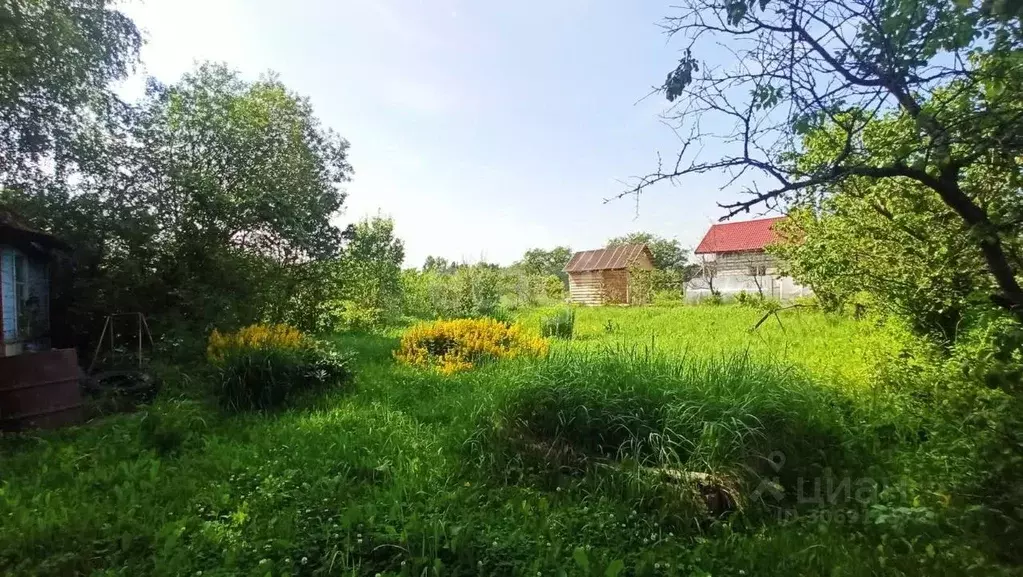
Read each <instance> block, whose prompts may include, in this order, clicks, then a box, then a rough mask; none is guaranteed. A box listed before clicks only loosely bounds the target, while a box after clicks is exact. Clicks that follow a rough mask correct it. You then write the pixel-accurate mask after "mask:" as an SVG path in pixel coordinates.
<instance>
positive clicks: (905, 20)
mask: <svg viewBox="0 0 1023 577" xmlns="http://www.w3.org/2000/svg"><path fill="white" fill-rule="evenodd" d="M1020 6H1021V5H1020V3H1018V2H948V1H947V0H890V1H884V2H877V1H876V0H763V1H753V0H688V1H687V2H685V3H684V6H682V7H681V8H680V9H679V10H680V12H679V13H677V14H675V15H673V16H671V17H670V18H668V20H667V21H666V22H665V26H666V28H667V29H668V31H669V33H671V34H672V35H673V37H676V38H684V39H685V41H686V42H687V44H686V46H685V50H684V53H683V56H682V58H681V59H680V61H679V64H678V66H677V67H676V68H675V69H674V70H673V71H672V72H671V73H670V74H668V76H667V78H666V80H665V83H664V85H663V87H662V90H663V93H664V94H665V95H666V97H667V98H668V100H669V101H671V102H674V103H675V105H674V107H673V108H672V109H671V110H670V111H669V112H668V117H669V120H671V121H672V122H673V123H675V125H676V126H675V127H674V128H675V129H676V131H677V132H678V133H679V134H682V135H686V138H685V139H684V142H683V145H682V147H681V150H680V151H679V152H678V154H677V155H676V157H675V158H674V159H672V161H671V162H669V163H666V165H662V168H661V169H659V170H657V171H655V172H653V173H651V174H649V175H647V176H645V177H642V178H640V179H638V180H637V182H636V183H635V185H634V186H633V187H632V188H631V189H629V190H627V191H625V192H624V193H623V195H625V194H639V193H641V192H642V191H643V190H645V189H646V188H647V187H649V186H651V185H653V184H655V183H658V182H665V181H669V182H677V181H678V180H679V179H681V178H683V177H685V176H687V175H695V174H702V173H705V172H711V171H723V172H726V173H730V174H732V175H734V176H736V179H737V180H734V181H733V182H744V183H752V184H751V185H750V186H749V187H748V188H747V190H746V192H748V193H749V196H748V197H747V198H745V199H742V200H738V201H736V202H734V203H730V204H727V205H725V206H724V208H725V209H726V210H727V211H728V214H729V215H734V214H738V213H741V212H747V211H749V210H750V209H751V208H752V207H754V206H757V205H763V204H766V205H772V204H776V203H784V202H788V201H791V200H793V199H796V200H798V199H800V198H801V197H804V196H807V195H827V194H829V192H830V190H831V189H833V188H834V187H835V186H836V185H839V184H840V183H842V182H844V181H845V180H847V179H852V178H866V179H870V180H871V181H873V182H881V181H899V182H902V181H911V182H913V183H915V184H917V185H919V186H922V187H924V189H925V190H927V191H928V193H929V194H931V195H933V196H934V197H935V198H937V199H938V201H939V202H940V203H941V204H943V205H944V206H945V207H947V208H948V209H950V210H951V211H952V213H953V214H954V215H955V216H956V218H958V219H960V220H961V221H962V223H963V225H964V226H965V227H966V230H967V231H968V234H969V238H970V239H971V242H972V243H973V245H974V246H975V248H976V250H977V251H978V252H979V254H980V255H981V258H982V261H983V263H984V267H985V270H986V274H987V275H989V276H990V278H991V280H992V283H991V287H992V290H991V291H990V294H989V295H988V296H989V298H990V299H991V300H992V301H993V302H994V303H996V304H997V305H998V306H999V307H1001V308H1002V309H1003V310H1005V311H1007V312H1008V313H1010V314H1011V315H1012V316H1013V317H1014V318H1015V319H1016V320H1017V321H1019V322H1023V289H1021V287H1020V284H1019V280H1018V278H1019V276H1020V274H1019V273H1020V272H1021V271H1020V266H1021V265H1020V261H1019V259H1017V258H1016V257H1015V256H1014V254H1013V248H1012V247H1011V246H1008V245H1010V244H1012V243H1014V242H1015V241H1016V239H1018V238H1019V237H1020V234H1021V226H1023V219H1020V218H1019V215H1018V214H1016V213H1013V212H1012V211H1010V210H1006V209H1005V207H1002V206H999V205H986V204H984V202H983V201H982V200H981V198H982V196H983V193H982V191H980V190H977V189H976V188H974V187H973V185H972V184H971V182H970V181H969V178H970V177H969V176H968V175H969V174H970V173H971V171H972V172H983V171H991V172H1000V173H1004V174H1009V173H1014V174H1018V173H1019V172H1020V171H1019V169H1018V162H1017V159H1018V158H1020V156H1021V153H1023V114H1021V109H1020V106H1021V104H1020V103H1021V100H1023V99H1021V94H1020V86H1023V83H1021V82H1020V81H1021V79H1023V77H1021V74H1020V66H1019V62H1020V57H1019V55H1020V53H1021V49H1023V34H1020V32H1019V30H1020V19H1019V16H1020ZM721 44H727V45H730V46H735V47H736V50H735V51H734V52H733V53H732V55H733V56H734V58H735V61H734V62H733V63H728V62H725V63H716V64H715V65H714V66H707V65H705V64H703V63H702V62H700V60H698V58H699V56H700V55H702V54H708V53H710V52H711V51H714V52H716V53H720V51H719V50H718V49H717V46H720V45H721ZM891 115H894V117H896V118H898V119H899V121H900V122H903V123H905V125H906V126H909V127H910V131H909V132H908V133H906V134H907V135H908V134H911V135H912V138H900V139H898V145H897V146H893V147H892V148H890V149H888V150H885V151H884V154H871V153H870V152H871V151H869V150H867V149H866V146H867V145H866V143H865V142H864V138H863V133H864V131H865V130H866V127H868V126H869V125H870V124H871V123H872V122H873V121H874V120H876V119H879V118H888V117H889V116H891ZM710 126H713V127H715V130H716V127H719V126H734V127H736V128H735V131H732V132H730V131H725V132H724V133H721V132H720V131H718V132H715V133H709V132H703V131H702V129H701V127H710ZM821 129H824V132H823V133H822V134H826V135H828V137H829V138H832V139H833V140H834V146H832V147H829V148H828V150H829V151H830V153H831V154H830V155H815V156H814V162H812V163H807V162H805V161H803V160H802V157H803V152H804V150H803V149H802V145H803V141H802V139H801V138H799V137H800V136H801V135H804V134H807V133H809V132H813V131H816V130H821ZM709 140H718V141H719V142H718V144H719V145H716V146H715V147H714V149H715V150H717V151H720V154H718V155H716V156H715V157H713V158H709V157H700V155H699V154H696V152H697V151H698V150H708V149H710V147H709V146H706V145H707V144H708V141H709ZM875 152H876V151H875ZM663 166H667V167H668V168H667V169H664V168H663ZM740 175H741V177H742V178H741V179H739V176H740ZM1012 186H1015V187H1017V188H1018V184H1017V183H1013V184H1012ZM932 216H934V215H932ZM948 248H950V249H951V248H952V247H948Z"/></svg>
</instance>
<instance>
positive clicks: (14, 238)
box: [0, 205, 71, 250]
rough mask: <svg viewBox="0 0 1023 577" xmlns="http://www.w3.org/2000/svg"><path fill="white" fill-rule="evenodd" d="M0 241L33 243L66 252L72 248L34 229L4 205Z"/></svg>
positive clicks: (1, 209)
mask: <svg viewBox="0 0 1023 577" xmlns="http://www.w3.org/2000/svg"><path fill="white" fill-rule="evenodd" d="M0 241H4V242H11V243H14V242H25V243H28V242H31V243H35V244H37V245H40V246H42V247H47V248H59V249H64V250H67V249H70V248H71V247H70V246H68V244H67V243H65V242H64V241H62V240H60V239H59V238H57V237H55V236H53V235H52V234H49V233H45V232H43V231H41V230H39V229H37V228H35V227H33V226H32V225H30V224H29V223H28V221H27V220H25V219H24V218H23V217H22V216H21V215H19V214H18V213H16V212H14V211H13V210H11V209H9V208H7V207H6V206H3V205H0Z"/></svg>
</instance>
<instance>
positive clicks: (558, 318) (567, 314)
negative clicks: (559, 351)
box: [540, 309, 575, 340]
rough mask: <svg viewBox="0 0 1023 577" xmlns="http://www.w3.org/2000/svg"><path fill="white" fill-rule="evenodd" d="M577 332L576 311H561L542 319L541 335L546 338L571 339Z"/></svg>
mask: <svg viewBox="0 0 1023 577" xmlns="http://www.w3.org/2000/svg"><path fill="white" fill-rule="evenodd" d="M574 330H575V310H573V309H561V310H558V311H555V312H554V314H551V315H547V316H544V317H542V318H541V319H540V334H541V335H542V336H543V337H544V338H548V337H557V338H559V339H565V340H568V339H571V338H572V333H573V332H574Z"/></svg>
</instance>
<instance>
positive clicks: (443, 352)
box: [394, 318, 548, 374]
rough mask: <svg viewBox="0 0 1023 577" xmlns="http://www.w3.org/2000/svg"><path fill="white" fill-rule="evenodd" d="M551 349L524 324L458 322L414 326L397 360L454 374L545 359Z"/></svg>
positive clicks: (486, 321) (475, 321)
mask: <svg viewBox="0 0 1023 577" xmlns="http://www.w3.org/2000/svg"><path fill="white" fill-rule="evenodd" d="M547 349H548V345H547V341H545V340H543V339H542V338H540V337H538V336H535V335H531V334H529V333H527V332H526V331H525V329H524V328H523V327H522V325H520V324H512V323H504V322H500V321H497V320H494V319H489V318H484V319H456V320H449V321H436V322H430V323H420V324H417V325H415V326H413V327H412V328H410V329H409V330H407V331H406V332H405V334H404V335H402V338H401V344H400V345H399V347H398V350H397V351H395V353H394V356H395V358H396V359H398V360H399V361H401V362H403V363H406V364H409V365H412V366H418V367H433V368H436V369H438V370H439V371H440V372H442V373H444V374H451V373H454V372H457V371H460V370H466V369H471V368H472V367H474V366H476V365H478V364H480V363H483V362H487V361H491V360H498V359H511V358H516V357H538V356H543V355H545V354H546V353H547Z"/></svg>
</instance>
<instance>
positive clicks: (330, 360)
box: [216, 345, 352, 411]
mask: <svg viewBox="0 0 1023 577" xmlns="http://www.w3.org/2000/svg"><path fill="white" fill-rule="evenodd" d="M351 376H352V371H351V360H350V359H349V358H348V357H347V356H345V355H343V354H341V353H339V352H337V351H334V350H330V349H328V348H326V347H325V346H323V345H314V346H310V347H303V348H298V349H284V348H272V347H264V348H247V349H242V350H237V351H233V352H232V353H231V354H229V355H226V356H225V357H224V359H223V360H222V361H220V362H218V363H217V364H216V382H217V386H218V391H217V393H218V398H219V400H220V405H221V407H223V408H225V409H228V410H232V411H244V410H267V409H273V408H277V407H280V406H283V405H285V404H287V403H288V402H289V401H290V400H292V399H293V398H294V397H295V396H296V395H298V394H301V393H303V392H305V391H309V390H313V389H317V388H321V387H324V386H341V385H343V384H345V383H347V382H348V381H349V380H350V379H351Z"/></svg>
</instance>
